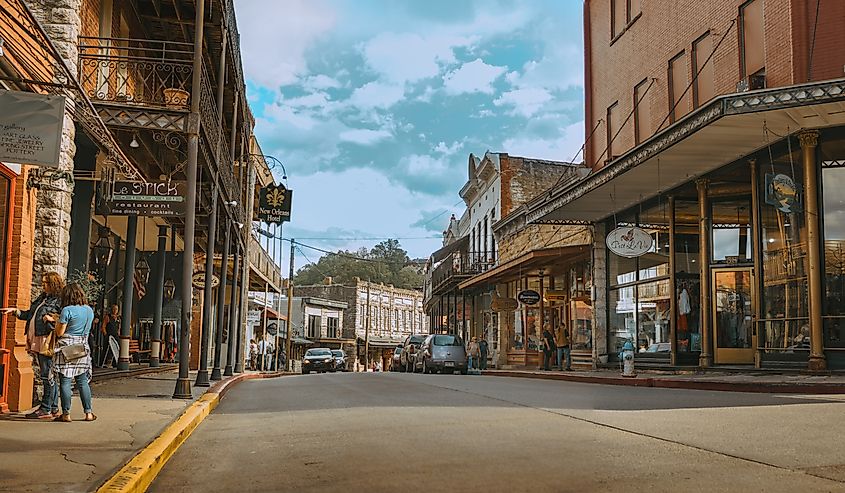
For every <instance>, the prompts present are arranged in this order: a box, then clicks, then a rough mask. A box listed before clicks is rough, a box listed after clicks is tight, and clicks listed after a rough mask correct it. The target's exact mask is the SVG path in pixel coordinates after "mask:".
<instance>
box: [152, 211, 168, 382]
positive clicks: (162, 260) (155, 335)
mask: <svg viewBox="0 0 845 493" xmlns="http://www.w3.org/2000/svg"><path fill="white" fill-rule="evenodd" d="M167 230H168V226H159V227H158V265H157V266H156V277H155V289H156V290H155V307H154V308H153V328H152V332H151V334H150V368H155V367H157V366H159V355H160V354H161V311H162V305H163V304H164V270H165V264H166V263H167Z"/></svg>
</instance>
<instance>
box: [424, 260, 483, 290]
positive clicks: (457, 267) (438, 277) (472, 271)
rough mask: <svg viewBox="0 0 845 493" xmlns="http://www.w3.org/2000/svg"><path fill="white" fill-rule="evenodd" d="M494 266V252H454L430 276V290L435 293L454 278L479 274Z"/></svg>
mask: <svg viewBox="0 0 845 493" xmlns="http://www.w3.org/2000/svg"><path fill="white" fill-rule="evenodd" d="M495 265H496V255H495V252H455V253H453V254H452V255H450V256H449V257H446V258H445V259H444V260H443V262H441V263H440V265H438V266H437V267H435V268H434V271H433V272H432V275H431V286H432V290H433V291H436V290H437V289H439V288H440V287H442V286H443V285H444V284H446V283H447V282H449V281H450V280H452V279H454V278H456V277H470V276H474V275H477V274H481V273H483V272H486V271H487V270H489V269H490V268H492V267H494V266H495Z"/></svg>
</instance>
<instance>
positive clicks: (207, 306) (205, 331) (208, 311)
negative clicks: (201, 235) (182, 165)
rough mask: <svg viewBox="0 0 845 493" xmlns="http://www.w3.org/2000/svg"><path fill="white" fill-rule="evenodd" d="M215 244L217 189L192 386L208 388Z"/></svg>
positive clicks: (207, 248)
mask: <svg viewBox="0 0 845 493" xmlns="http://www.w3.org/2000/svg"><path fill="white" fill-rule="evenodd" d="M216 243H217V187H216V186H214V187H212V189H211V214H210V216H209V218H208V244H207V245H206V247H205V280H204V281H203V282H204V283H205V285H204V286H203V291H202V329H201V330H202V332H201V333H200V337H199V340H200V357H199V361H198V362H197V379H196V381H195V382H194V385H196V386H197V387H208V386H209V385H211V382H209V380H208V348H209V347H210V346H211V318H212V316H213V312H212V308H213V307H212V305H213V303H214V293H213V291H212V290H213V289H214V287H213V284H214V283H213V282H212V280H213V279H214V247H215V244H216Z"/></svg>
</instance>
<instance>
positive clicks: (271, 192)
mask: <svg viewBox="0 0 845 493" xmlns="http://www.w3.org/2000/svg"><path fill="white" fill-rule="evenodd" d="M292 202H293V190H288V189H287V188H286V187H285V186H284V185H283V184H281V183H279V184H278V185H275V184H270V185H267V186H266V187H264V188H262V189H261V190H260V191H259V194H258V220H259V221H263V222H265V223H268V224H281V223H283V222H285V221H290V208H291V203H292Z"/></svg>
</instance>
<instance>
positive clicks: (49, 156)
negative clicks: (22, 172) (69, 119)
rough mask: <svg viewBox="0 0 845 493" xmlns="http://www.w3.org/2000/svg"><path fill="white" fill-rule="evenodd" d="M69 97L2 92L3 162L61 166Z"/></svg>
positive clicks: (0, 134) (0, 146) (0, 156)
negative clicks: (66, 106)
mask: <svg viewBox="0 0 845 493" xmlns="http://www.w3.org/2000/svg"><path fill="white" fill-rule="evenodd" d="M64 118H65V97H64V96H55V95H46V94H34V93H31V92H18V91H6V90H2V89H0V161H3V162H7V163H21V164H33V165H40V166H49V167H54V168H55V167H58V166H59V151H60V150H61V147H62V125H63V123H64Z"/></svg>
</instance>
